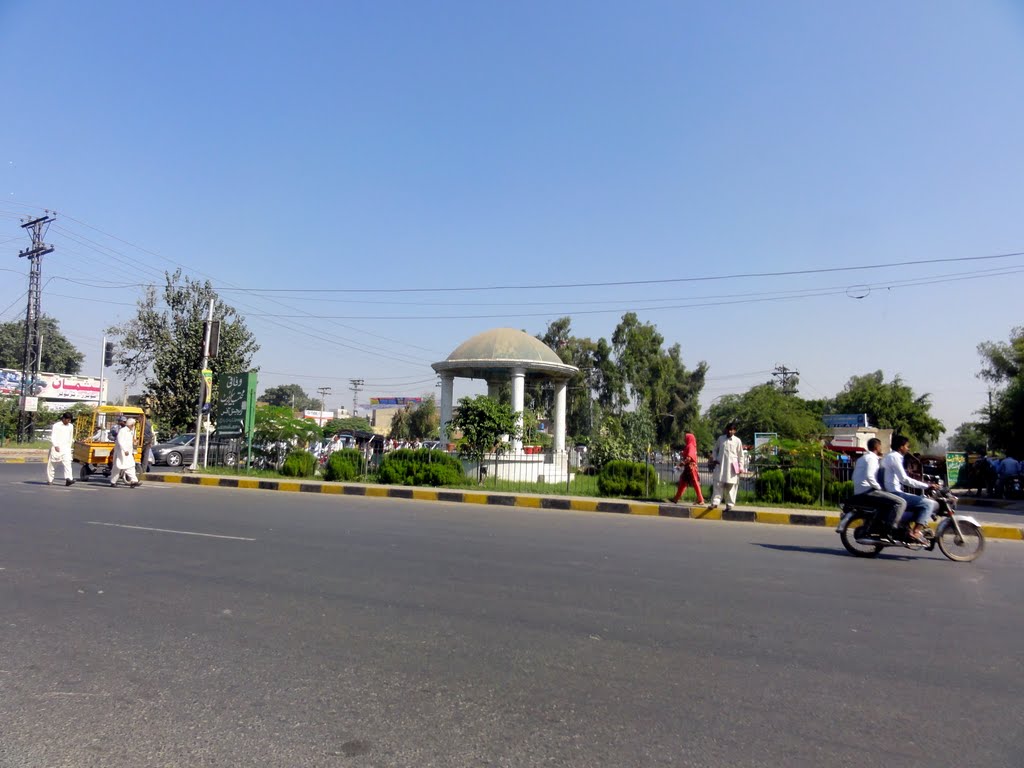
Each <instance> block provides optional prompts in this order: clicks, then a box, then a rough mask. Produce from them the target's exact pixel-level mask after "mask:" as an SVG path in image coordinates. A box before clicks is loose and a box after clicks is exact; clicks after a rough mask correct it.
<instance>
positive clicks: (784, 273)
mask: <svg viewBox="0 0 1024 768" xmlns="http://www.w3.org/2000/svg"><path fill="white" fill-rule="evenodd" d="M1016 256H1024V251H1015V252H1013V253H998V254H992V255H989V256H957V257H951V258H945V259H914V260H911V261H894V262H882V263H880V264H857V265H849V266H844V267H818V268H816V269H791V270H780V271H776V272H737V273H733V274H726V275H708V276H704V277H668V278H664V277H659V278H657V279H650V280H612V281H608V282H593V283H547V284H540V283H538V284H533V285H485V286H471V287H460V288H455V287H446V288H226V289H224V290H238V291H246V292H250V293H284V292H291V293H454V292H460V291H463V292H471V291H536V290H547V289H553V288H558V289H565V288H618V287H621V286H624V285H661V284H664V283H700V282H710V281H714V280H739V279H745V278H754V277H794V276H797V275H820V274H827V273H831V272H856V271H861V270H866V269H892V268H895V267H912V266H919V265H921V264H949V263H953V262H977V261H991V260H993V259H1009V258H1013V257H1016Z"/></svg>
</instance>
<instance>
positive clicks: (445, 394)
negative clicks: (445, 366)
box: [441, 373, 455, 450]
mask: <svg viewBox="0 0 1024 768" xmlns="http://www.w3.org/2000/svg"><path fill="white" fill-rule="evenodd" d="M454 392H455V377H454V376H452V375H451V374H450V373H442V374H441V448H442V450H443V449H445V448H447V447H448V422H449V421H451V420H452V395H453V394H454Z"/></svg>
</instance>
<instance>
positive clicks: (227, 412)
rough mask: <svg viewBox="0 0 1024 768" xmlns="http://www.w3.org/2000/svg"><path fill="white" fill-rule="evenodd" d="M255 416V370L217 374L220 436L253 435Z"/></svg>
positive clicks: (218, 429)
mask: <svg viewBox="0 0 1024 768" xmlns="http://www.w3.org/2000/svg"><path fill="white" fill-rule="evenodd" d="M255 418H256V374H255V372H248V373H222V374H220V375H219V376H217V434H218V435H219V436H220V437H242V436H244V435H251V434H252V427H253V422H254V421H255Z"/></svg>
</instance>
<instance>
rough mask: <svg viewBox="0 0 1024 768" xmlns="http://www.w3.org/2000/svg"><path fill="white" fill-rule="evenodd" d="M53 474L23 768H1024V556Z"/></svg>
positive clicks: (0, 546)
mask: <svg viewBox="0 0 1024 768" xmlns="http://www.w3.org/2000/svg"><path fill="white" fill-rule="evenodd" d="M42 472H43V469H42V467H41V466H39V465H36V466H31V465H8V466H0V595H2V602H0V605H2V616H0V766H3V768H31V767H35V766H104V768H107V767H120V766H132V767H133V768H137V767H139V766H206V765H209V766H214V765H216V766H417V767H419V766H546V765H551V766H588V767H589V766H616V767H619V766H772V767H775V766H824V767H830V766H857V767H858V768H860V767H863V766H892V767H902V766H929V767H930V768H936V767H937V766H954V765H956V766H961V765H970V766H975V767H977V766H1000V767H1003V766H1017V765H1021V764H1024V727H1022V726H1024V718H1022V714H1021V701H1022V700H1021V690H1022V687H1024V663H1022V660H1024V656H1022V652H1021V645H1020V643H1021V637H1024V609H1022V608H1021V604H1020V600H1019V594H1020V588H1021V585H1022V584H1024V545H1022V544H1020V543H1013V542H999V541H994V542H990V543H989V548H988V550H987V551H986V552H985V554H984V555H983V557H982V559H981V560H979V561H978V562H976V563H973V564H967V565H962V564H956V563H952V562H949V561H947V560H945V559H944V558H942V557H941V555H937V554H936V555H925V556H912V557H909V558H901V557H896V556H884V555H883V556H882V557H881V558H879V559H877V560H873V561H866V560H859V559H855V558H852V557H849V556H847V555H846V554H845V553H844V552H843V550H842V549H841V547H840V545H839V541H838V537H837V536H836V535H835V534H834V533H832V532H830V531H826V530H815V529H802V528H799V527H795V528H794V527H776V526H765V525H754V524H741V523H714V522H703V521H691V520H674V519H666V518H641V517H630V516H618V515H609V514H586V513H572V512H555V511H540V510H537V511H529V510H522V509H510V508H495V507H484V506H474V505H445V504H438V503H419V502H411V501H396V500H385V499H367V498H359V497H344V496H337V497H325V496H320V495H304V494H288V493H274V492H255V491H229V490H223V489H205V488H195V487H181V486H162V485H158V484H147V485H144V486H143V487H141V488H138V489H134V490H130V489H126V488H125V489H116V490H115V489H110V488H108V487H105V486H103V485H101V484H99V483H95V484H82V483H79V484H77V485H75V486H73V487H71V488H64V487H63V486H53V487H47V486H45V485H43V484H41V483H40V480H39V479H40V478H41V476H42ZM153 529H159V530H153ZM196 534H204V535H196ZM215 537H220V538H215Z"/></svg>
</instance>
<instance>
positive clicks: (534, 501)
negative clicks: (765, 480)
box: [142, 472, 1024, 541]
mask: <svg viewBox="0 0 1024 768" xmlns="http://www.w3.org/2000/svg"><path fill="white" fill-rule="evenodd" d="M142 479H144V480H147V481H149V482H157V483H168V484H172V485H198V486H202V487H204V488H237V489H249V490H261V491H286V492H292V493H321V494H329V495H344V496H369V497H374V498H387V499H413V500H415V501H441V502H448V503H456V504H458V503H462V504H485V505H488V506H506V507H521V508H525V509H557V510H569V511H574V512H604V513H612V514H623V515H644V516H649V517H675V518H688V519H690V520H718V521H726V522H742V523H763V524H768V525H801V526H811V527H817V528H835V527H836V526H837V525H839V514H838V513H831V512H820V513H816V512H804V511H798V512H790V511H787V510H778V509H774V510H767V509H766V510H758V509H733V510H730V511H725V510H723V509H710V510H709V509H707V508H706V507H702V506H700V507H698V506H693V507H688V506H685V505H682V504H668V503H666V504H659V503H656V502H643V501H611V500H603V499H596V498H580V497H568V496H539V495H533V494H522V493H505V492H502V493H488V492H486V491H457V490H451V489H445V490H438V489H436V488H409V487H406V486H400V487H395V486H387V485H363V484H358V483H326V482H320V481H302V480H270V479H266V478H255V477H222V476H213V475H182V474H163V473H155V472H149V473H146V474H145V475H143V477H142ZM982 530H983V531H984V533H985V536H986V537H988V538H990V539H1008V540H1010V541H1024V527H1020V526H1013V525H999V524H992V523H989V524H985V525H983V526H982Z"/></svg>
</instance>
